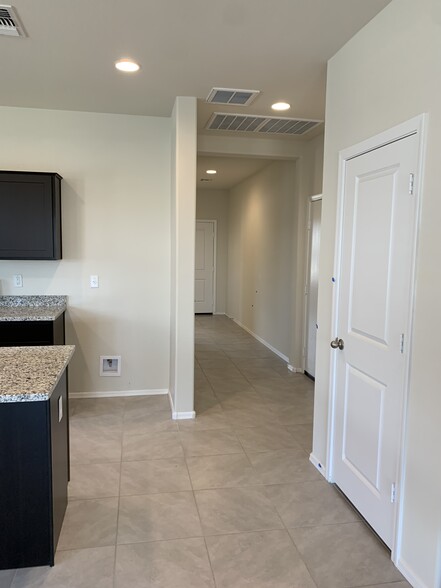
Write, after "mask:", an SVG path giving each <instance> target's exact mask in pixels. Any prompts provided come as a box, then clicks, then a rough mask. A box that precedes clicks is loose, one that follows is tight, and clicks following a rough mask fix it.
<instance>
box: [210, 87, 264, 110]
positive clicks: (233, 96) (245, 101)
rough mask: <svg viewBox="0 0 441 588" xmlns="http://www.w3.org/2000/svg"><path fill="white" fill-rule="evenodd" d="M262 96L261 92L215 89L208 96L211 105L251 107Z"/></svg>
mask: <svg viewBox="0 0 441 588" xmlns="http://www.w3.org/2000/svg"><path fill="white" fill-rule="evenodd" d="M259 94H260V90H234V89H232V88H213V89H212V90H211V92H210V93H209V94H208V96H207V102H210V103H211V104H233V105H234V106H249V105H250V104H251V103H252V102H253V101H254V100H255V99H256V98H257V96H258V95H259Z"/></svg>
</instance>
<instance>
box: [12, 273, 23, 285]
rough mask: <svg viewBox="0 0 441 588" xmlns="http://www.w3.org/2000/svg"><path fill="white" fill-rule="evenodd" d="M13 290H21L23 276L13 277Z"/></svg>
mask: <svg viewBox="0 0 441 588" xmlns="http://www.w3.org/2000/svg"><path fill="white" fill-rule="evenodd" d="M14 288H23V276H22V275H21V274H15V275H14Z"/></svg>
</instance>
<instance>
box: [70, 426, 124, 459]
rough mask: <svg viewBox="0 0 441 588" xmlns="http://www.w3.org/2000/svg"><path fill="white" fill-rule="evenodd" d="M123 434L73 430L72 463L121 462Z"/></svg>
mask: <svg viewBox="0 0 441 588" xmlns="http://www.w3.org/2000/svg"><path fill="white" fill-rule="evenodd" d="M121 446H122V433H121V432H112V431H110V432H109V431H106V430H100V431H79V430H77V429H75V428H73V427H72V428H71V435H70V462H71V464H81V463H84V464H85V463H106V462H118V461H121Z"/></svg>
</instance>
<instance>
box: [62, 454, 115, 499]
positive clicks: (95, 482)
mask: <svg viewBox="0 0 441 588" xmlns="http://www.w3.org/2000/svg"><path fill="white" fill-rule="evenodd" d="M120 468H121V464H120V463H97V464H76V465H75V464H73V465H72V466H71V469H70V482H69V486H68V490H69V500H82V499H83V500H84V499H87V498H106V497H110V496H118V494H119V477H120Z"/></svg>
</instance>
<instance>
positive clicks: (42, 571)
mask: <svg viewBox="0 0 441 588" xmlns="http://www.w3.org/2000/svg"><path fill="white" fill-rule="evenodd" d="M114 559H115V547H113V546H112V547H97V548H94V549H78V550H72V551H59V552H57V554H56V555H55V565H54V567H52V568H51V567H48V566H44V567H40V568H25V569H21V570H17V574H16V576H15V578H14V582H13V584H12V588H92V587H93V588H112V587H113V564H114ZM2 588H3V587H2Z"/></svg>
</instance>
